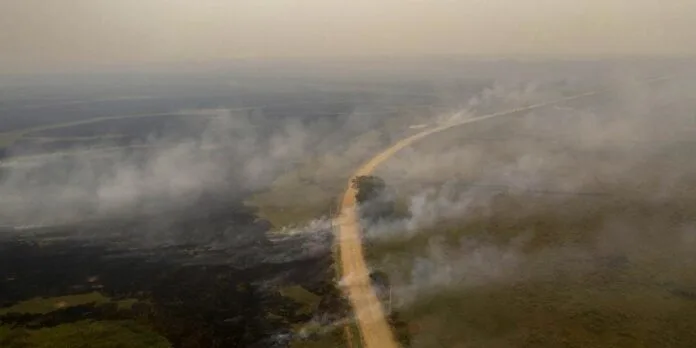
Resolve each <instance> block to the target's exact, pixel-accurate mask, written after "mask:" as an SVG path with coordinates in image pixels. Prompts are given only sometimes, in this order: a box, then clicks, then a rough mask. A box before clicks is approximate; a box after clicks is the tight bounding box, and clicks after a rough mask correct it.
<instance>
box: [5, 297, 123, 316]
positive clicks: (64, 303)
mask: <svg viewBox="0 0 696 348" xmlns="http://www.w3.org/2000/svg"><path fill="white" fill-rule="evenodd" d="M108 302H110V299H109V298H108V297H106V296H104V295H103V294H101V293H99V292H90V293H87V294H79V295H69V296H58V297H49V298H35V299H31V300H27V301H22V302H20V303H17V304H15V305H13V306H11V307H7V308H0V315H3V314H8V313H27V314H45V313H49V312H52V311H54V310H56V309H60V308H68V307H73V306H79V305H84V304H90V303H91V304H95V305H100V304H104V303H108Z"/></svg>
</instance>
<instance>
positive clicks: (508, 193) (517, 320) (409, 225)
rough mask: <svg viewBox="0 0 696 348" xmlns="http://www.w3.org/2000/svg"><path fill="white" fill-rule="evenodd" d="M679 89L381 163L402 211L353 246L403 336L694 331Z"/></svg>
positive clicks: (467, 137) (604, 339) (476, 339)
mask: <svg viewBox="0 0 696 348" xmlns="http://www.w3.org/2000/svg"><path fill="white" fill-rule="evenodd" d="M658 91H659V90H658ZM679 102H684V100H677V101H676V103H665V104H663V103H661V102H655V104H650V103H652V101H650V102H647V103H648V104H649V109H648V110H645V111H644V112H645V113H644V114H643V115H650V114H652V113H654V114H660V115H661V117H660V118H659V119H657V118H650V117H646V116H637V117H635V118H630V116H628V114H625V113H624V114H622V115H620V116H615V117H612V116H605V115H603V113H606V112H607V110H610V109H612V108H615V107H616V102H614V101H612V100H611V99H608V98H596V99H593V100H592V101H591V103H590V102H585V104H583V103H580V102H578V103H576V104H574V105H570V106H569V107H570V110H574V111H569V110H563V109H555V110H554V109H550V110H544V111H539V112H534V113H530V114H528V115H526V116H524V117H520V118H515V119H508V120H504V121H503V120H492V121H491V122H488V123H483V122H482V123H480V124H476V125H472V126H470V127H465V128H461V129H456V130H450V131H447V132H445V133H443V134H442V135H441V136H438V137H437V138H435V137H434V138H432V139H424V140H423V141H422V142H421V143H419V144H417V145H414V146H413V147H412V149H410V150H406V151H404V152H403V153H400V154H397V155H396V157H395V158H394V159H393V160H391V161H389V162H387V163H385V165H384V166H383V168H381V169H380V170H379V171H378V172H377V174H378V175H380V176H381V177H382V178H384V179H385V180H386V182H387V185H389V186H390V187H391V189H392V190H393V191H396V192H397V193H398V195H399V197H400V198H399V199H400V200H407V201H410V213H411V216H410V217H409V218H407V219H405V220H404V221H397V222H394V223H391V224H389V223H385V224H379V223H378V224H374V225H369V226H368V229H367V231H366V233H367V236H368V241H367V250H366V252H367V258H368V260H369V261H370V264H371V266H372V267H373V269H378V270H380V271H384V272H386V273H387V274H388V275H389V279H390V283H391V284H392V287H393V292H394V298H395V299H394V306H395V310H396V311H397V312H398V313H399V315H400V316H401V318H403V319H404V320H405V321H406V322H407V323H408V327H409V330H410V333H411V335H412V344H413V346H414V347H459V346H461V347H559V346H565V347H587V346H592V347H639V346H669V347H691V346H693V345H694V344H696V335H695V334H694V333H695V332H696V330H694V328H696V321H694V320H693V319H692V318H694V317H696V302H694V299H695V298H696V296H695V294H696V292H694V291H695V290H696V273H694V272H693V271H692V270H693V269H694V268H695V267H696V258H694V250H695V249H694V247H696V244H694V240H696V239H695V237H694V236H696V235H695V234H694V231H695V230H694V226H696V221H695V220H694V218H693V217H694V216H696V210H694V206H696V190H695V189H694V188H695V187H696V181H694V179H693V178H694V177H696V162H694V161H693V158H692V156H690V155H689V154H690V153H693V151H694V150H696V143H694V142H693V141H692V140H691V139H693V136H694V135H696V133H695V132H694V128H693V127H692V126H691V125H692V124H693V120H694V119H693V113H692V112H691V111H688V112H687V113H686V114H684V113H683V111H679V110H680V108H679V107H678V106H677V107H675V105H679V104H678V103H679ZM682 107H683V106H682ZM587 110H593V111H592V112H589V111H587ZM681 110H683V109H681ZM596 114H600V115H601V117H602V118H601V119H600V118H598V117H597V116H595V115H596ZM593 122H595V123H593Z"/></svg>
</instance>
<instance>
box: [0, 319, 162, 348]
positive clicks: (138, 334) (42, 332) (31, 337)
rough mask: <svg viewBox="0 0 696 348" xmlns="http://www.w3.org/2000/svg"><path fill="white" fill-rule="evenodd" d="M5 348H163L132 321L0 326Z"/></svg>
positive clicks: (146, 331) (143, 327)
mask: <svg viewBox="0 0 696 348" xmlns="http://www.w3.org/2000/svg"><path fill="white" fill-rule="evenodd" d="M0 346H1V347H6V348H20V347H31V348H63V347H70V348H92V347H96V348H126V347H127V348H140V347H142V348H165V347H170V345H169V343H168V342H167V340H166V339H164V338H163V337H161V336H159V335H157V334H155V333H153V332H152V331H150V330H149V328H147V326H144V325H142V324H139V323H138V322H135V321H79V322H75V323H69V324H61V325H58V326H55V327H50V328H42V329H37V330H29V329H12V328H10V327H7V326H0Z"/></svg>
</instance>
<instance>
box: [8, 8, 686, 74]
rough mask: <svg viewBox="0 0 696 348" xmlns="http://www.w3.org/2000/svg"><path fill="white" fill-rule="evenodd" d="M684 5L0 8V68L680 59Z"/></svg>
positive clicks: (681, 54)
mask: <svg viewBox="0 0 696 348" xmlns="http://www.w3.org/2000/svg"><path fill="white" fill-rule="evenodd" d="M695 32H696V2H694V1H691V0H669V1H658V0H524V1H520V0H486V1H484V0H420V1H418V0H412V1H406V0H381V1H367V0H352V1H348V0H263V1H260V0H254V1H252V0H239V1H227V0H195V1H194V0H118V1H116V0H0V52H1V53H2V54H0V71H1V72H25V71H29V72H31V71H50V70H64V69H67V70H70V69H74V68H79V67H84V66H110V65H119V64H142V63H172V62H173V63H188V62H209V61H224V60H228V59H238V58H248V59H269V58H292V57H303V58H304V57H319V58H326V57H371V56H396V57H405V56H422V55H461V56H486V57H500V56H505V57H509V56H527V57H529V56H533V57H538V56H542V57H545V56H551V57H575V58H577V57H607V56H619V55H620V56H627V55H640V56H645V55H650V56H652V55H658V56H689V55H693V54H694V53H696V45H694V42H695V41H694V36H693V33H695Z"/></svg>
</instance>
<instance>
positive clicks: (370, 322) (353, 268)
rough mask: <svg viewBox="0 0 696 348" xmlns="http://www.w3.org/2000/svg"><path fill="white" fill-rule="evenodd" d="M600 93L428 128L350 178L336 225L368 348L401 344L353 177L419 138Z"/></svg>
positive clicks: (347, 288) (345, 272) (349, 288)
mask: <svg viewBox="0 0 696 348" xmlns="http://www.w3.org/2000/svg"><path fill="white" fill-rule="evenodd" d="M595 94H597V92H587V93H582V94H578V95H574V96H570V97H565V98H561V99H558V100H553V101H549V102H544V103H539V104H534V105H529V106H525V107H519V108H515V109H512V110H506V111H501V112H497V113H493V114H488V115H484V116H478V117H472V118H469V119H466V120H462V121H457V122H453V123H449V124H445V125H440V126H436V127H433V128H429V129H426V130H424V131H422V132H419V133H416V134H414V135H411V136H409V137H407V138H404V139H402V140H400V141H398V142H397V143H395V144H394V145H392V146H391V147H389V148H387V149H385V150H383V151H382V152H380V153H378V154H377V155H376V156H374V157H373V158H372V159H370V160H369V161H368V162H367V163H365V164H364V165H362V166H361V167H360V168H359V169H358V170H357V171H356V172H355V173H354V174H353V175H352V176H351V179H350V180H349V181H348V187H347V188H346V191H345V193H344V194H343V199H342V200H341V206H340V215H339V217H338V218H337V221H336V223H335V226H337V228H338V243H339V250H340V262H341V269H342V276H343V277H344V281H345V291H346V294H347V296H348V298H349V300H350V303H351V306H352V308H353V312H354V315H355V319H356V321H357V324H358V328H359V329H360V334H361V336H362V342H363V344H364V346H365V347H366V348H395V347H398V346H399V344H398V343H397V341H396V339H395V338H394V334H393V332H392V330H391V327H390V326H389V323H388V322H387V319H386V316H385V312H384V309H383V308H382V304H381V303H380V301H379V299H378V298H377V294H376V292H375V290H374V288H373V287H372V284H371V282H370V277H369V270H368V267H367V264H366V262H365V257H364V255H363V249H362V240H361V239H362V231H361V228H360V221H359V218H358V216H357V211H356V202H355V189H354V188H353V187H352V184H351V183H352V180H353V178H355V177H358V176H362V175H370V174H371V173H372V172H373V171H374V170H375V169H376V168H377V166H379V165H380V164H382V163H383V162H384V161H386V160H387V159H389V158H390V157H391V156H393V155H394V154H395V153H397V152H398V151H399V150H401V149H403V148H405V147H408V146H410V145H412V144H413V143H415V142H416V141H418V140H420V139H422V138H425V137H427V136H429V135H432V134H435V133H438V132H441V131H444V130H446V129H450V128H452V127H457V126H462V125H466V124H469V123H473V122H478V121H483V120H486V119H489V118H494V117H499V116H506V115H512V114H515V113H518V112H524V111H530V110H533V109H538V108H541V107H544V106H549V105H554V104H559V103H563V102H566V101H569V100H573V99H579V98H583V97H588V96H592V95H595Z"/></svg>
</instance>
